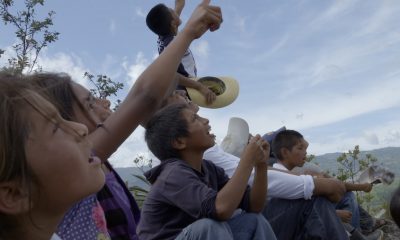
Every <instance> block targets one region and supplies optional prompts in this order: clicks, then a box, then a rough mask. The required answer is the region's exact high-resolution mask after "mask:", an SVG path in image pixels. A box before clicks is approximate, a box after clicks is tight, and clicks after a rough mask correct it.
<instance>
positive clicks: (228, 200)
mask: <svg viewBox="0 0 400 240" xmlns="http://www.w3.org/2000/svg"><path fill="white" fill-rule="evenodd" d="M260 140H261V137H260V136H259V135H258V136H256V137H254V138H252V139H251V140H250V143H249V144H248V145H247V147H246V148H245V150H244V152H243V155H242V157H241V160H240V162H239V165H238V167H237V169H236V171H235V173H234V174H233V176H232V178H231V179H230V180H229V181H228V182H227V183H226V184H225V186H224V187H223V188H222V189H221V190H220V191H219V192H218V194H217V198H216V200H215V208H216V212H217V217H218V219H219V220H222V221H224V220H227V219H229V218H231V216H232V214H233V212H234V211H235V210H236V209H237V208H238V206H239V204H240V202H241V201H242V198H243V195H244V192H245V190H246V188H247V181H248V179H249V177H250V174H251V171H252V169H253V167H254V165H255V163H258V162H261V161H262V160H261V159H262V158H264V153H263V149H262V148H261V147H260V146H259V143H258V141H260ZM264 159H265V158H264ZM260 169H261V168H260ZM264 175H265V174H264ZM265 178H266V175H265ZM265 178H264V183H262V182H261V181H262V180H263V179H262V176H258V180H257V181H258V182H260V183H258V184H259V185H260V186H261V185H263V184H266V183H265V182H266V179H265ZM255 181H256V180H255ZM258 184H257V185H258ZM253 186H254V185H253ZM260 186H258V187H260ZM263 191H264V193H265V191H266V187H265V188H264V190H263ZM260 197H261V198H263V197H264V199H265V197H266V195H265V194H264V195H263V196H260ZM251 198H252V194H251V195H250V210H252V209H253V208H252V207H253V206H252V205H253V204H252V200H251ZM253 201H254V199H253ZM262 204H264V203H262ZM254 209H256V210H258V206H254Z"/></svg>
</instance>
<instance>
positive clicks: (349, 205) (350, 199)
mask: <svg viewBox="0 0 400 240" xmlns="http://www.w3.org/2000/svg"><path fill="white" fill-rule="evenodd" d="M335 208H336V209H341V210H347V211H350V212H351V214H352V216H351V225H352V226H353V227H355V228H356V229H358V230H360V229H361V228H360V209H359V207H358V203H357V199H356V196H355V194H354V193H353V192H346V193H345V194H344V195H343V197H342V199H341V200H340V202H338V203H337V204H336V207H335Z"/></svg>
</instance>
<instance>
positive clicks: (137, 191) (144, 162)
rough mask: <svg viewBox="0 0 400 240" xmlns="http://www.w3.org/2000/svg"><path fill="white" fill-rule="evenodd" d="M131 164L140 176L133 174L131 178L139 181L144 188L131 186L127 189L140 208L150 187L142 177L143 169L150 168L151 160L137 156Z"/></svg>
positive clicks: (141, 155) (140, 155)
mask: <svg viewBox="0 0 400 240" xmlns="http://www.w3.org/2000/svg"><path fill="white" fill-rule="evenodd" d="M133 163H134V164H135V166H136V167H137V168H138V169H139V170H140V171H141V174H133V176H134V177H136V178H137V179H139V180H140V181H141V182H143V183H144V184H145V186H146V187H145V188H142V187H139V186H132V187H130V188H129V191H131V192H132V194H133V196H134V197H135V200H136V202H137V204H138V205H139V208H142V205H143V202H144V200H145V199H146V197H147V194H148V193H149V189H150V186H151V184H150V182H149V181H147V179H146V178H145V177H144V176H143V174H144V172H145V168H151V167H152V163H153V161H152V159H151V158H150V159H146V158H145V156H144V155H143V154H138V155H137V156H136V158H135V159H134V160H133Z"/></svg>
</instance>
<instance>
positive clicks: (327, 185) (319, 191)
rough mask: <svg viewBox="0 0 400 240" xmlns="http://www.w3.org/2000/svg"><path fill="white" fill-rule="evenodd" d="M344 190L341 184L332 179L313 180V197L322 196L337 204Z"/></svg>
mask: <svg viewBox="0 0 400 240" xmlns="http://www.w3.org/2000/svg"><path fill="white" fill-rule="evenodd" d="M345 191H346V188H345V185H344V183H343V182H341V181H339V180H337V179H332V178H314V194H313V195H315V196H324V197H326V198H328V199H329V200H330V201H332V202H339V201H340V199H341V198H342V197H343V194H344V193H345Z"/></svg>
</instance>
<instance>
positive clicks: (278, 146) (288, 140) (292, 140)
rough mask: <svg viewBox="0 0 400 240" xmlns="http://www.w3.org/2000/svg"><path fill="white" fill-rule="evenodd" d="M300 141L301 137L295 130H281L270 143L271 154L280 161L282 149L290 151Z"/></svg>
mask: <svg viewBox="0 0 400 240" xmlns="http://www.w3.org/2000/svg"><path fill="white" fill-rule="evenodd" d="M301 139H303V135H301V134H300V133H299V132H297V131H295V130H283V131H281V132H279V133H278V134H277V135H276V137H275V139H274V140H273V141H272V153H273V154H274V155H275V157H276V158H278V159H279V160H282V158H283V156H282V153H281V150H282V148H286V149H288V150H289V151H291V150H292V148H293V147H294V146H295V145H296V144H297V143H298V142H299V141H300V140H301Z"/></svg>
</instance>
